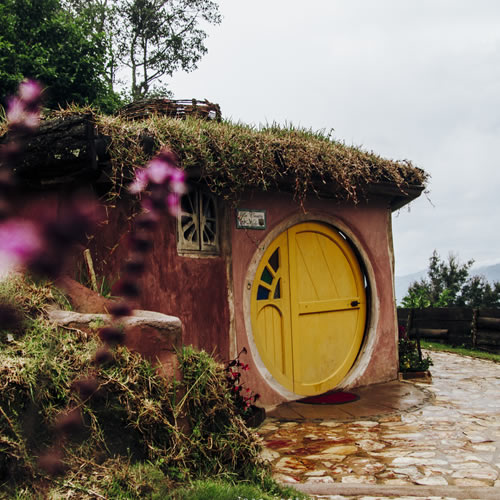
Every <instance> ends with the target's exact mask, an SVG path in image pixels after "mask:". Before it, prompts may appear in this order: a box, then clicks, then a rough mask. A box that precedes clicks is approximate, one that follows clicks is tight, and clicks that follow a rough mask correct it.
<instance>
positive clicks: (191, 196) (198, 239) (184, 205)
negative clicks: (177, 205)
mask: <svg viewBox="0 0 500 500" xmlns="http://www.w3.org/2000/svg"><path fill="white" fill-rule="evenodd" d="M177 249H178V250H179V251H181V252H205V253H218V251H219V220H218V217H217V203H216V200H215V197H214V196H213V195H212V194H210V193H206V192H204V191H202V190H200V189H199V188H193V189H192V190H190V191H189V192H188V193H187V194H185V195H184V196H183V197H182V201H181V213H180V215H179V217H178V218H177Z"/></svg>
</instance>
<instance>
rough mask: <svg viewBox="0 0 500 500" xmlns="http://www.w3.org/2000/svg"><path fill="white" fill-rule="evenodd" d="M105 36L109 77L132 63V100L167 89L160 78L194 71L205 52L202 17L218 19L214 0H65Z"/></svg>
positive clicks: (112, 79) (208, 20)
mask: <svg viewBox="0 0 500 500" xmlns="http://www.w3.org/2000/svg"><path fill="white" fill-rule="evenodd" d="M66 5H67V7H68V8H69V9H70V10H71V11H72V12H74V13H77V14H79V15H81V16H83V17H84V18H85V19H87V21H88V22H89V23H90V25H91V26H92V29H93V32H94V33H96V34H101V35H102V36H103V37H104V39H105V40H106V50H107V57H108V60H107V67H106V69H107V76H108V82H111V83H112V84H114V83H115V80H116V74H117V71H118V70H119V69H121V68H128V71H129V75H130V79H129V81H130V91H129V93H130V96H131V97H132V99H133V100H136V99H140V98H144V97H148V96H151V95H155V94H168V91H167V88H166V86H165V85H164V84H163V85H162V84H161V83H160V82H161V80H162V79H163V78H164V77H168V76H172V74H173V73H174V72H175V71H178V70H183V71H192V70H194V69H196V67H197V63H198V61H199V60H200V59H201V57H202V56H203V55H204V54H205V53H206V52H207V49H206V47H205V45H204V41H205V39H206V37H207V35H206V33H205V32H204V31H203V30H202V29H201V28H200V24H201V23H208V24H219V23H220V22H221V16H220V14H219V7H218V6H217V4H216V3H215V2H212V1H211V0H88V1H83V0H66Z"/></svg>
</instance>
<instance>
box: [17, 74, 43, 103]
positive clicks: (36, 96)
mask: <svg viewBox="0 0 500 500" xmlns="http://www.w3.org/2000/svg"><path fill="white" fill-rule="evenodd" d="M18 95H19V98H20V99H21V100H22V101H24V102H25V104H26V105H28V106H30V105H38V103H39V101H40V98H41V96H42V86H41V85H40V84H39V83H38V82H37V81H35V80H24V81H23V82H21V83H20V84H19V91H18Z"/></svg>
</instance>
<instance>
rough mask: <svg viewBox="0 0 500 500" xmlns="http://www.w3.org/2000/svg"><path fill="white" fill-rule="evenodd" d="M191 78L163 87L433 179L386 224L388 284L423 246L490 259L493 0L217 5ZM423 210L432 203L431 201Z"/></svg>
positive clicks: (497, 21) (496, 6)
mask: <svg viewBox="0 0 500 500" xmlns="http://www.w3.org/2000/svg"><path fill="white" fill-rule="evenodd" d="M218 3H219V5H220V9H221V13H222V15H223V16H224V19H223V21H222V24H221V25H220V26H217V27H210V28H209V29H208V32H209V34H210V36H209V39H208V40H207V47H208V50H209V52H208V54H207V55H206V56H205V57H204V58H203V59H202V61H201V62H200V64H199V68H198V69H197V70H196V71H194V72H192V73H189V74H181V73H178V74H176V75H175V76H174V78H173V79H172V80H171V82H170V84H171V89H172V90H173V91H174V94H175V97H176V98H191V97H196V98H199V99H204V98H207V99H208V100H210V101H212V102H217V103H219V104H220V105H221V108H222V114H223V116H224V117H225V118H229V119H232V120H234V121H241V122H244V123H251V124H256V125H258V124H265V123H269V122H273V121H275V122H279V123H285V122H288V123H290V122H291V123H293V124H294V125H301V126H304V127H307V128H312V129H315V130H319V129H326V130H330V129H334V137H335V138H336V139H338V140H341V141H345V142H346V143H347V144H355V145H358V146H362V147H364V148H365V149H367V150H373V151H375V152H376V153H379V154H381V155H383V156H385V157H388V158H394V159H410V160H411V161H412V162H413V163H414V164H415V165H417V166H419V167H421V168H423V169H424V170H426V171H427V172H428V173H429V174H430V175H431V176H432V177H431V181H430V185H429V188H430V193H429V195H428V196H429V199H430V202H429V201H428V200H427V198H426V197H425V196H423V195H422V196H421V197H420V199H418V200H417V201H415V202H413V203H412V204H411V206H410V210H409V211H408V210H407V209H403V210H401V211H400V212H399V213H395V214H394V216H393V225H394V246H395V252H396V274H397V275H403V274H408V273H412V272H415V271H419V270H421V269H425V268H426V267H427V263H428V258H429V256H430V255H431V253H432V251H433V250H434V249H437V251H438V252H439V253H440V254H441V255H442V256H443V257H445V256H447V255H448V253H449V252H450V251H453V252H456V253H458V254H459V256H460V259H461V260H462V261H465V260H468V259H471V258H473V259H475V261H476V263H477V264H479V265H483V264H492V263H497V262H500V251H499V249H500V223H499V213H500V210H499V209H500V168H499V153H498V151H499V148H500V1H498V0H463V1H461V0H308V1H305V0H301V1H297V0H252V1H248V0H245V1H243V0H219V1H218ZM431 203H432V204H431Z"/></svg>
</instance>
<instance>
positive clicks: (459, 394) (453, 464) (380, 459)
mask: <svg viewBox="0 0 500 500" xmlns="http://www.w3.org/2000/svg"><path fill="white" fill-rule="evenodd" d="M430 354H431V357H432V359H433V361H434V366H433V367H432V368H431V372H432V382H431V383H422V382H414V383H408V382H392V383H390V384H380V385H377V386H373V387H371V388H364V389H361V390H359V391H353V392H355V393H357V394H360V396H361V398H360V400H359V401H357V402H354V403H347V404H344V405H335V406H324V405H323V406H320V405H303V404H301V403H292V404H286V405H283V406H281V407H278V408H277V409H275V410H274V411H271V412H269V413H268V415H269V417H268V418H267V419H266V421H265V422H264V423H263V425H262V426H261V427H260V428H259V430H258V432H259V434H260V436H261V437H262V439H263V444H264V449H263V452H262V457H263V458H264V459H265V460H268V461H269V462H271V464H272V467H273V470H274V473H275V477H276V479H278V480H279V481H281V482H285V483H292V484H296V485H299V484H311V485H314V484H318V485H319V484H325V485H326V484H332V485H333V484H334V483H337V484H342V485H345V486H347V485H348V484H352V485H392V486H394V487H396V486H402V487H404V486H408V485H413V486H414V487H415V486H425V487H436V488H438V489H439V488H441V489H442V490H443V491H446V489H443V487H446V486H450V488H449V489H450V490H454V491H457V487H462V488H472V489H474V488H479V489H478V490H477V491H481V488H484V487H487V488H495V489H494V490H493V489H492V490H487V491H491V492H494V493H496V488H498V498H500V477H499V476H500V364H497V363H494V362H492V361H486V360H478V359H473V358H468V357H462V356H459V355H456V354H451V353H443V352H432V353H430ZM305 408H306V409H305ZM323 488H324V487H323ZM416 491H417V492H418V489H417V490H416ZM485 491H486V490H485ZM425 494H427V493H425ZM416 495H418V493H416ZM495 496H496V495H495ZM495 496H494V497H495ZM444 497H446V495H442V496H435V497H433V498H444ZM319 498H332V499H333V498H366V500H368V499H369V498H370V499H374V498H412V497H411V496H407V497H402V496H399V497H392V496H391V497H380V496H331V495H330V496H323V497H319ZM424 498H430V497H429V496H424ZM450 498H451V497H450ZM453 498H454V497H453ZM461 498H463V496H462V497H461ZM478 498H480V497H478Z"/></svg>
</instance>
